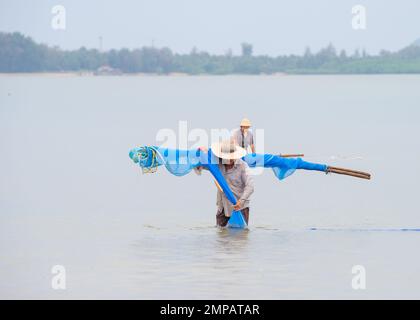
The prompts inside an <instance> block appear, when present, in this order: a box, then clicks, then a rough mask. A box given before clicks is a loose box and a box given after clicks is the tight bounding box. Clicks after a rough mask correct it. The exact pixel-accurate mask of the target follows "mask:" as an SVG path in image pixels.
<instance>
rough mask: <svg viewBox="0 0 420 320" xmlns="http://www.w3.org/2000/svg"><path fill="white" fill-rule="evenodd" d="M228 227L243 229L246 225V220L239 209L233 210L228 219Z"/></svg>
mask: <svg viewBox="0 0 420 320" xmlns="http://www.w3.org/2000/svg"><path fill="white" fill-rule="evenodd" d="M228 227H230V228H239V229H244V228H246V227H247V224H246V221H245V219H244V216H243V215H242V213H241V212H240V211H233V212H232V216H231V217H230V219H229V221H228Z"/></svg>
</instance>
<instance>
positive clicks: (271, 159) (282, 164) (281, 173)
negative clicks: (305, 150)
mask: <svg viewBox="0 0 420 320" xmlns="http://www.w3.org/2000/svg"><path fill="white" fill-rule="evenodd" d="M243 160H244V161H245V162H246V163H247V164H248V166H249V167H250V168H255V167H264V168H271V169H272V170H273V172H274V174H275V176H276V177H277V178H278V179H279V180H283V179H285V178H287V177H288V176H290V175H292V174H293V173H294V172H295V171H296V170H297V169H303V170H315V171H321V172H325V171H326V170H327V165H325V164H318V163H312V162H307V161H303V160H302V159H301V158H282V157H281V156H277V155H273V154H256V153H253V154H247V155H246V156H245V157H244V158H243Z"/></svg>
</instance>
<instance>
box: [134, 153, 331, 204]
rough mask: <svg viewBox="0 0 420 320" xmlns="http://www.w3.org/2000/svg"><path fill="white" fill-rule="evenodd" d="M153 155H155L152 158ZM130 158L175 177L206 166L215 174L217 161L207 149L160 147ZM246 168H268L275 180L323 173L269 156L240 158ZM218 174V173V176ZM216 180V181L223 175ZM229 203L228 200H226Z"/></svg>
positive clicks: (323, 168)
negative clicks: (302, 172) (296, 174)
mask: <svg viewBox="0 0 420 320" xmlns="http://www.w3.org/2000/svg"><path fill="white" fill-rule="evenodd" d="M154 154H155V156H153V155H154ZM129 155H130V158H131V159H132V160H133V161H134V162H135V163H138V164H139V165H140V167H142V168H150V167H152V166H161V165H164V166H165V167H166V169H167V170H168V171H169V172H171V173H172V174H173V175H176V176H183V175H186V174H188V173H189V172H190V171H191V170H192V169H193V168H195V167H197V166H205V167H207V168H208V169H209V170H210V172H212V174H213V175H215V174H216V175H217V174H218V173H220V172H219V170H218V158H216V157H215V156H214V155H213V153H212V152H211V149H210V150H209V152H203V151H199V150H198V149H196V150H178V149H167V148H160V147H141V148H135V149H132V150H131V151H130V154H129ZM242 159H243V160H244V161H245V162H246V163H247V164H248V166H249V167H250V168H256V167H264V168H271V169H272V170H273V172H274V174H275V176H276V177H277V178H278V179H279V180H283V179H285V178H287V177H288V176H290V175H292V174H293V173H294V172H295V171H296V170H297V169H302V170H315V171H321V172H325V171H326V170H327V165H325V164H318V163H311V162H307V161H304V160H302V159H301V158H282V157H281V156H277V155H273V154H256V153H254V154H248V155H246V156H245V157H243V158H242ZM220 175H221V174H220ZM220 175H219V176H218V177H219V179H217V178H216V180H217V181H218V182H219V180H221V178H223V176H221V177H220ZM221 181H222V184H221V187H222V189H223V190H225V189H226V188H224V185H225V183H223V180H221ZM229 200H231V199H229Z"/></svg>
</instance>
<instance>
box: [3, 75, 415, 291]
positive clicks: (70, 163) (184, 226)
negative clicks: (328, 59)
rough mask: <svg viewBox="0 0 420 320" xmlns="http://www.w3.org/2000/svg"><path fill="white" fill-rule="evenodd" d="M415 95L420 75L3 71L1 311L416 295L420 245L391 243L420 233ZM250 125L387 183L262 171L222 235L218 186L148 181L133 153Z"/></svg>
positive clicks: (267, 141)
mask: <svg viewBox="0 0 420 320" xmlns="http://www.w3.org/2000/svg"><path fill="white" fill-rule="evenodd" d="M419 88H420V76H415V75H413V76H408V75H400V76H391V75H390V76H255V77H254V76H223V77H217V76H208V77H207V76H197V77H181V76H178V77H176V76H174V77H171V76H168V77H158V76H156V77H155V76H150V77H149V76H143V77H142V76H122V77H88V76H86V77H81V76H53V75H49V76H47V75H45V76H40V75H30V76H28V75H21V76H19V75H8V76H5V75H3V76H0V150H1V157H0V177H1V179H0V298H3V299H4V298H35V299H37V298H49V299H64V298H70V299H73V298H128V299H157V298H160V299H163V298H165V299H166V298H168V299H179V298H191V299H199V298H210V299H254V298H255V299H292V298H303V299H315V298H336V299H343V298H351V299H374V298H416V299H419V298H420V275H419V270H420V258H419V255H418V248H419V245H420V232H400V231H391V230H390V229H395V228H420V203H419V187H418V185H419V180H420V166H419V160H420V142H419V137H420V90H419ZM244 116H246V117H249V118H250V119H251V120H252V122H253V124H254V129H261V130H264V140H262V139H261V140H260V142H258V140H257V144H258V143H260V145H259V147H261V146H262V145H264V150H265V151H266V152H270V153H277V152H278V153H280V152H281V153H295V152H299V153H301V152H302V153H305V158H306V159H307V160H308V161H313V162H320V163H327V164H331V165H336V166H343V167H349V168H354V169H359V170H363V171H368V172H370V173H372V176H373V179H372V180H371V181H365V180H359V179H355V178H350V177H344V176H338V175H328V176H326V175H324V174H322V173H317V172H296V173H295V174H294V175H293V176H291V177H289V178H287V179H286V180H284V181H278V180H277V179H276V178H275V177H274V175H273V173H272V172H270V171H269V170H266V172H264V173H263V174H262V175H258V176H255V178H254V179H255V193H254V195H253V197H252V203H251V218H250V230H249V231H242V232H237V231H236V232H235V231H234V230H220V229H218V228H215V227H214V225H215V219H214V215H215V202H216V189H215V186H214V184H213V182H212V179H211V177H210V176H209V175H207V174H203V175H202V176H197V175H195V174H194V173H191V174H189V175H187V176H185V177H182V178H178V177H174V176H172V175H170V174H169V173H167V172H166V170H165V169H162V168H161V169H159V171H158V172H157V173H155V174H148V175H142V174H141V171H140V168H139V167H137V166H135V165H134V164H133V163H132V162H131V160H130V159H129V157H128V151H129V149H130V148H132V147H136V146H141V145H147V144H155V143H156V135H157V133H158V132H162V131H160V130H162V129H165V128H166V129H171V130H175V132H177V130H178V127H179V121H186V122H187V125H188V130H193V129H204V130H206V132H210V130H211V129H214V128H229V129H232V128H234V127H236V126H237V125H238V122H239V121H240V120H241V119H242V118H243V117H244ZM310 228H325V229H328V230H319V231H311V230H310ZM378 229H379V230H378ZM55 265H61V266H63V267H64V268H65V275H66V279H65V280H66V281H65V282H66V289H65V290H56V289H53V288H52V281H53V280H54V279H56V278H54V276H55V275H54V274H53V273H52V268H53V266H55ZM354 266H362V269H363V270H364V275H365V280H366V281H365V284H366V287H365V289H364V290H363V289H361V290H355V289H354V288H353V286H352V283H353V284H354V283H355V281H356V280H357V277H358V276H362V275H363V274H361V273H356V274H353V273H352V269H353V267H354ZM359 270H360V269H359ZM353 271H354V270H353ZM355 277H356V278H355ZM355 279H356V280H355ZM359 279H360V278H359ZM356 282H357V281H356ZM359 283H360V282H359Z"/></svg>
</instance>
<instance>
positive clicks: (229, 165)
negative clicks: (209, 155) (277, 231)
mask: <svg viewBox="0 0 420 320" xmlns="http://www.w3.org/2000/svg"><path fill="white" fill-rule="evenodd" d="M211 150H212V152H213V154H214V155H215V156H216V157H217V158H219V168H220V171H221V173H222V175H223V177H224V178H225V180H226V182H227V183H228V185H229V187H230V189H231V190H232V192H233V194H234V195H235V198H236V200H237V203H236V205H232V204H231V202H230V201H229V200H228V199H227V198H226V196H225V194H224V193H223V191H222V190H221V189H220V188H218V191H217V214H216V223H217V225H218V226H221V227H224V226H226V225H227V223H228V221H229V218H230V216H231V215H232V211H233V210H237V211H239V210H240V211H241V213H242V215H243V217H244V219H245V221H246V223H247V224H248V221H249V205H250V197H251V194H252V193H253V192H254V181H253V179H252V177H251V175H250V173H249V170H250V169H249V167H248V165H247V164H246V163H245V162H244V161H243V160H242V159H241V158H242V157H243V156H245V155H246V151H245V149H244V148H241V147H239V146H238V145H236V144H235V142H234V141H233V140H231V141H224V142H221V143H213V144H212V146H211Z"/></svg>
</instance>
